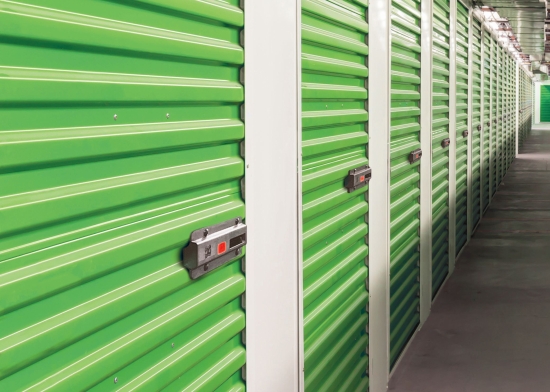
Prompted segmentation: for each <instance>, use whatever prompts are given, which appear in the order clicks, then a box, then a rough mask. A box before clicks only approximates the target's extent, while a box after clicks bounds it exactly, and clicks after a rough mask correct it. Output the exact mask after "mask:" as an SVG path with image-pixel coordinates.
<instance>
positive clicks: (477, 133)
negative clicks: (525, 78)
mask: <svg viewBox="0 0 550 392" xmlns="http://www.w3.org/2000/svg"><path fill="white" fill-rule="evenodd" d="M472 27H473V28H472V37H473V38H472V42H471V44H472V128H471V129H470V132H471V133H472V227H476V226H477V224H478V223H479V221H480V219H481V148H482V146H481V127H482V121H483V119H482V118H481V104H482V95H481V67H482V64H481V44H482V43H481V23H480V22H479V21H478V20H477V19H475V18H474V19H473V20H472Z"/></svg>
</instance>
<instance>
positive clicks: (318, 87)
mask: <svg viewBox="0 0 550 392" xmlns="http://www.w3.org/2000/svg"><path fill="white" fill-rule="evenodd" d="M366 12H367V1H366V0H355V1H351V0H350V1H343V0H342V1H338V2H332V1H328V0H304V1H303V2H302V51H303V52H302V70H303V72H302V83H303V84H302V96H303V102H302V107H303V114H302V125H303V141H302V153H303V203H304V204H303V227H304V237H303V241H304V243H303V248H304V265H303V268H304V269H303V279H304V282H303V286H304V340H305V341H304V346H305V369H304V370H305V389H306V391H334V390H346V391H366V390H367V389H368V382H369V379H368V377H367V374H366V370H367V368H368V356H367V348H368V335H367V325H368V312H367V307H368V292H367V287H366V283H367V276H368V269H367V266H366V263H365V261H366V257H367V255H368V247H367V244H366V236H367V233H368V227H367V223H366V214H367V211H368V204H367V201H366V192H367V190H368V187H362V188H359V189H357V190H355V191H353V192H351V193H348V191H347V189H346V188H345V187H344V179H345V177H346V176H347V175H348V172H349V171H350V170H353V169H355V168H358V167H360V166H363V165H366V164H367V163H368V161H367V157H366V151H367V150H366V148H367V142H368V135H367V120H368V113H367V111H366V110H365V108H366V100H367V90H366V85H367V83H366V82H367V76H368V69H367V55H368V46H367V44H366V42H367V41H366V40H367V34H368V25H367V22H366ZM375 175H376V174H375ZM274 294H276V293H274Z"/></svg>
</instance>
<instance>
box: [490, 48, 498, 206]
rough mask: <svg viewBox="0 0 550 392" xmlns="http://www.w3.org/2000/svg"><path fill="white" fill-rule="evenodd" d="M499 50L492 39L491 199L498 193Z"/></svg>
mask: <svg viewBox="0 0 550 392" xmlns="http://www.w3.org/2000/svg"><path fill="white" fill-rule="evenodd" d="M497 48H498V45H497V43H496V41H495V40H493V39H492V38H491V63H490V64H489V66H490V67H491V192H492V195H491V199H492V197H493V195H494V194H495V192H496V191H497V184H498V183H497V169H498V166H497V159H498V156H497V145H498V139H497V135H498V134H497V128H498V126H497V106H498V95H497V85H498V80H497V75H498V68H499V64H498V63H499V61H498V57H497Z"/></svg>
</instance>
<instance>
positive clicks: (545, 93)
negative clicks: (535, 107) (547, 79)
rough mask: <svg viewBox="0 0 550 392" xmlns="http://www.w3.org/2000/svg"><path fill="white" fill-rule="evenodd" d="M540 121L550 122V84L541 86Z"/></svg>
mask: <svg viewBox="0 0 550 392" xmlns="http://www.w3.org/2000/svg"><path fill="white" fill-rule="evenodd" d="M540 122H550V86H549V85H541V86H540Z"/></svg>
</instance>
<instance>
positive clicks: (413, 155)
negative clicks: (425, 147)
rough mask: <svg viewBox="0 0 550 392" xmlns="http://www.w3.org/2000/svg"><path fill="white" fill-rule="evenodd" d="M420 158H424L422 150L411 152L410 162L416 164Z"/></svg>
mask: <svg viewBox="0 0 550 392" xmlns="http://www.w3.org/2000/svg"><path fill="white" fill-rule="evenodd" d="M420 158H422V150H421V149H420V148H417V149H416V150H414V151H411V153H410V154H409V162H410V163H415V162H416V161H419V160H420Z"/></svg>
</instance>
